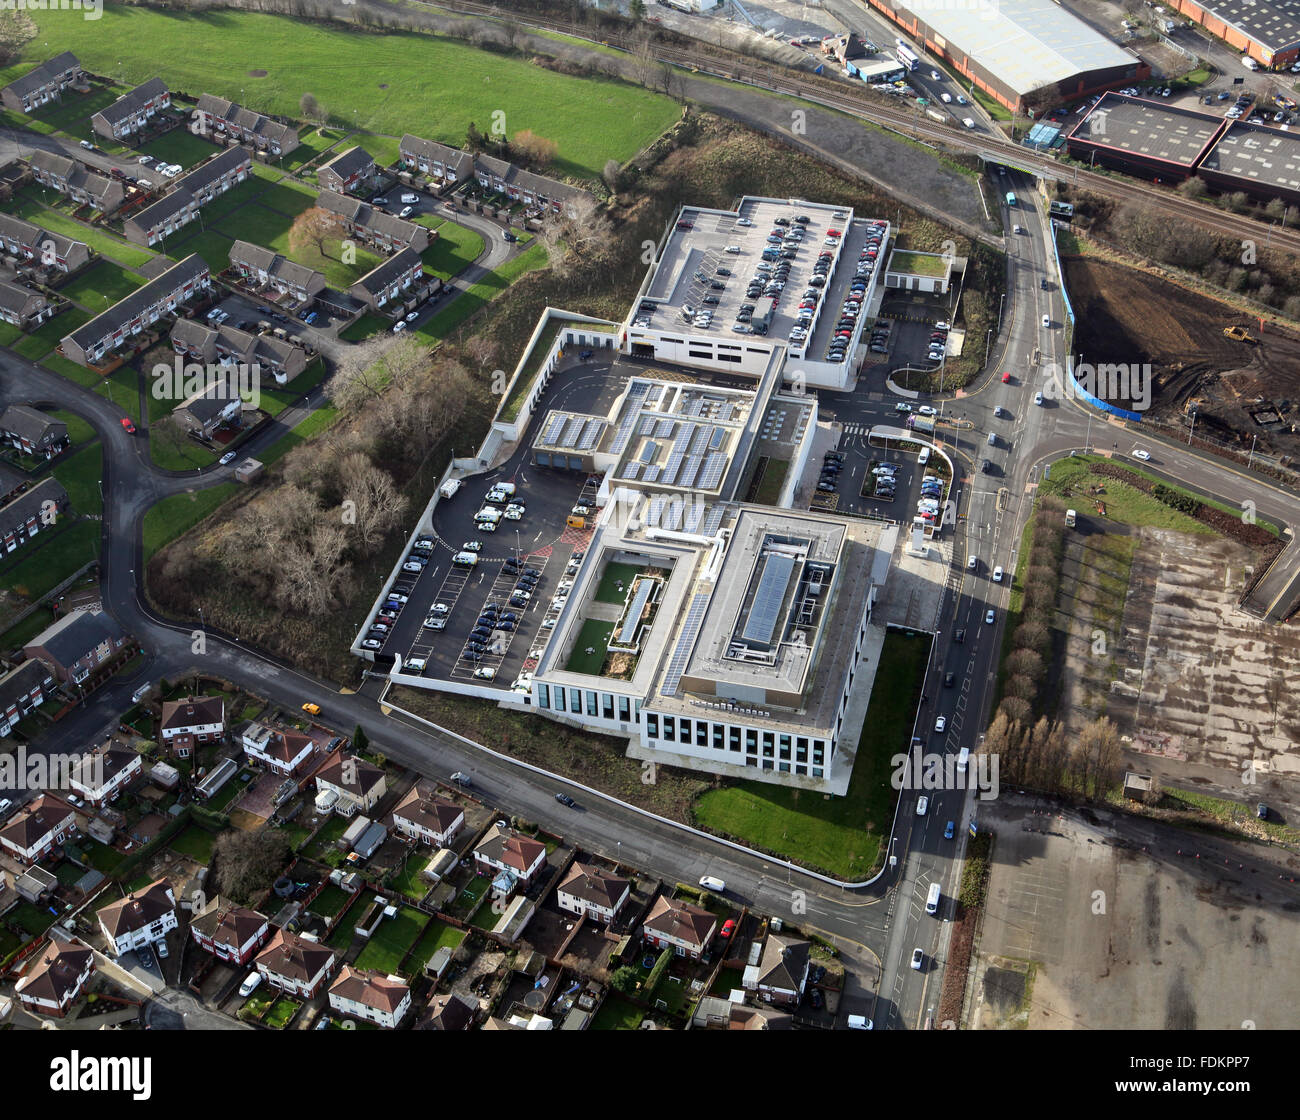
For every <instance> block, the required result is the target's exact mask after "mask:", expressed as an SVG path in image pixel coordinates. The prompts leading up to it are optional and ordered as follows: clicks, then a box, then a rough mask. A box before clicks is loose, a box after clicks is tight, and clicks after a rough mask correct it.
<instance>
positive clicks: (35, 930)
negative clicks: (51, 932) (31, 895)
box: [5, 902, 55, 936]
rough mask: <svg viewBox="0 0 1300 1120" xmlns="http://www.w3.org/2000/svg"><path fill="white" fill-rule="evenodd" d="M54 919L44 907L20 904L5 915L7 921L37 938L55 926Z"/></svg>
mask: <svg viewBox="0 0 1300 1120" xmlns="http://www.w3.org/2000/svg"><path fill="white" fill-rule="evenodd" d="M54 917H55V916H54V915H53V914H51V913H50V912H49V911H48V910H47V909H46V908H45V907H44V906H37V905H35V904H33V903H30V902H20V903H19V904H18V905H17V906H15V907H14V908H13V909H12V910H10V911H9V912H8V913H7V914H6V915H5V921H6V922H8V923H9V924H10V925H12V926H18V927H19V928H20V929H22V930H24V931H26V932H27V933H30V934H32V935H33V936H36V935H37V934H41V933H44V932H45V931H46V930H47V929H49V928H50V926H52V925H53V924H54Z"/></svg>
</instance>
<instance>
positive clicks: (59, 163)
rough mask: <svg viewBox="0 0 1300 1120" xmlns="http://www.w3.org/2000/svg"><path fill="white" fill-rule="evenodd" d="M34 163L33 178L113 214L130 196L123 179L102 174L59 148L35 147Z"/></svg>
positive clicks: (75, 199)
mask: <svg viewBox="0 0 1300 1120" xmlns="http://www.w3.org/2000/svg"><path fill="white" fill-rule="evenodd" d="M30 163H31V169H32V178H33V179H35V180H36V181H37V182H38V183H40V184H41V185H42V186H46V187H50V188H51V189H52V190H56V191H58V192H59V193H60V194H66V195H67V196H68V197H69V198H70V199H72V201H73V202H76V203H78V204H79V205H81V206H93V207H94V208H95V209H96V210H101V211H103V212H104V213H105V214H111V213H112V212H113V211H114V210H116V209H117V208H118V207H119V206H121V205H122V203H123V201H125V199H126V186H125V185H124V184H123V183H122V181H121V180H120V179H114V178H113V177H112V176H111V175H101V174H100V173H99V172H98V171H95V170H92V169H91V168H89V167H87V166H86V165H85V164H84V163H81V162H80V161H79V160H75V159H71V158H69V157H68V156H65V155H60V154H59V153H57V152H42V151H35V152H33V153H32V158H31V161H30Z"/></svg>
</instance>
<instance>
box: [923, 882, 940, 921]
mask: <svg viewBox="0 0 1300 1120" xmlns="http://www.w3.org/2000/svg"><path fill="white" fill-rule="evenodd" d="M925 912H926V913H927V914H937V913H939V884H938V883H931V884H930V893H929V894H928V895H926V897H925Z"/></svg>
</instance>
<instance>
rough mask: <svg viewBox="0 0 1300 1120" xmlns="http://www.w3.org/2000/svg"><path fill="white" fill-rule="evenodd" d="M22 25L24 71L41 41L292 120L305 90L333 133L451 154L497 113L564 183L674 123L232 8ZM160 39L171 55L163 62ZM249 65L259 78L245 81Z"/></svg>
mask: <svg viewBox="0 0 1300 1120" xmlns="http://www.w3.org/2000/svg"><path fill="white" fill-rule="evenodd" d="M30 15H31V18H32V19H33V20H34V21H35V23H36V24H37V26H38V28H39V29H40V30H39V33H38V34H37V36H36V37H35V39H33V40H32V41H31V42H30V43H28V45H27V48H26V50H25V51H24V54H23V58H24V61H25V62H29V63H30V62H34V61H38V60H40V59H44V58H46V57H48V56H49V54H50V53H52V48H47V47H46V46H45V44H46V42H51V41H54V40H57V43H58V45H59V47H60V48H61V49H64V50H71V51H73V52H74V53H75V54H76V55H77V57H78V58H79V59H80V60H81V63H82V65H83V66H85V67H86V68H87V69H89V70H91V71H94V72H97V73H101V74H102V73H112V74H114V75H120V76H121V78H122V80H124V81H130V82H142V81H145V80H146V79H148V78H151V77H153V76H155V75H157V76H159V77H161V78H162V79H163V80H164V81H166V82H167V83H168V85H169V86H170V87H171V88H173V89H184V90H189V91H200V90H202V91H205V92H208V93H214V94H219V95H220V96H222V97H229V98H231V99H233V100H235V101H238V102H240V103H241V104H243V105H247V106H248V107H249V108H252V109H256V110H259V111H261V112H273V113H280V114H283V115H285V116H290V117H293V116H296V115H297V114H298V112H299V103H300V100H301V98H302V95H303V94H304V93H306V92H311V93H312V94H314V95H315V97H316V98H317V99H318V101H319V102H320V104H321V105H322V106H323V108H324V110H325V111H326V112H327V113H330V114H331V115H332V116H333V117H334V118H337V119H338V121H339V123H344V124H347V125H349V126H352V127H356V128H360V129H364V130H367V131H370V132H375V133H380V134H382V135H384V136H388V137H396V136H400V135H401V134H402V133H403V132H405V131H414V132H417V133H419V134H420V135H422V136H426V137H427V138H428V139H430V140H439V141H442V142H443V143H447V144H451V145H453V146H455V147H459V146H460V144H461V143H462V142H463V140H464V138H465V132H466V129H467V127H468V126H469V124H470V122H471V121H472V122H475V123H476V124H477V125H478V126H479V127H480V128H483V129H486V128H488V127H490V125H491V124H492V119H493V118H492V114H493V113H494V112H501V113H504V114H505V125H506V130H507V134H508V135H510V136H513V135H515V134H516V133H517V132H519V131H520V130H522V129H531V130H532V131H534V132H536V133H537V134H538V135H541V136H544V137H547V138H548V139H551V140H554V141H555V142H556V144H557V145H558V146H559V156H558V159H557V161H556V164H555V170H556V171H557V172H558V173H560V174H561V175H565V174H569V175H578V176H581V177H583V178H588V179H596V178H598V177H599V176H600V172H601V169H602V168H603V167H604V165H605V161H606V160H608V159H610V158H613V159H617V160H618V161H619V162H620V163H621V162H623V161H624V160H626V159H628V158H629V157H630V156H632V155H633V154H635V153H636V152H637V151H639V150H640V149H641V148H642V147H643V146H644V145H645V144H646V143H648V142H649V141H650V140H652V139H653V138H654V137H655V136H657V135H659V133H661V132H662V131H663V130H664V129H666V128H667V127H668V126H669V125H671V124H672V123H673V121H675V120H676V119H677V117H678V116H679V115H680V110H679V109H678V107H677V105H676V103H675V102H673V101H672V100H671V99H669V98H667V97H663V96H661V95H658V94H652V93H649V92H648V91H646V90H643V89H638V88H635V87H633V86H630V85H624V84H623V83H620V82H614V81H609V80H603V79H589V78H569V77H564V76H562V75H557V74H554V73H551V72H550V71H547V70H543V69H541V68H539V67H536V66H532V65H530V64H529V63H528V62H527V61H526V60H525V59H516V58H508V57H503V56H502V55H499V54H492V53H489V52H487V51H480V50H476V49H475V48H473V47H469V46H466V45H464V44H462V43H459V42H456V41H454V40H450V39H444V38H434V37H432V36H427V35H416V34H412V33H406V32H393V33H386V34H378V33H371V32H365V31H360V30H343V29H340V28H338V27H337V26H322V25H319V24H309V23H303V22H297V21H294V20H290V19H286V18H282V17H277V16H267V15H256V14H249V13H238V12H232V11H221V12H212V13H195V12H190V11H185V12H161V11H153V10H149V9H145V8H115V7H108V8H106V9H105V11H104V13H103V18H102V19H99V20H81V19H69V18H67V15H66V13H64V12H57V11H50V12H46V11H32V12H31V13H30ZM159 43H166V44H167V47H168V49H167V50H166V51H162V52H160V51H159V50H158V44H159ZM119 63H120V66H119V65H118V64H119ZM254 68H257V69H262V70H266V71H267V72H268V74H267V76H266V77H265V78H253V77H251V76H250V74H249V72H250V71H251V70H252V69H254ZM418 122H428V123H427V124H425V125H424V126H423V127H421V126H420V124H419V123H418ZM367 150H370V149H369V148H367ZM372 154H373V155H376V156H380V155H383V154H384V153H382V152H372Z"/></svg>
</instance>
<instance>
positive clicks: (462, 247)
mask: <svg viewBox="0 0 1300 1120" xmlns="http://www.w3.org/2000/svg"><path fill="white" fill-rule="evenodd" d="M428 217H429V219H431V220H428V221H426V222H422V223H421V224H422V225H428V226H429V228H430V229H434V230H436V231H437V233H438V236H437V238H436V239H435V240H434V242H433V244H432V245H430V246H429V247H428V248H427V249H425V251H424V252H423V253H422V254H421V255H420V259H421V260H422V261H423V262H424V270H425V271H426V272H431V273H433V274H434V275H436V276H439V277H441V278H442V279H443V280H450V279H451V278H452V277H453V276H455V275H456V274H457V273H459V272H463V271H464V270H465V268H466V267H467V266H469V265H471V264H473V263H474V261H476V260H477V259H478V257H479V254H481V253H482V252H483V238H481V237H480V236H479V235H478V234H477V233H475V232H474V231H473V230H472V229H466V228H465V227H464V226H458V225H457V224H456V223H455V222H451V221H448V220H447V219H445V218H443V219H436V218H434V217H433V215H429V216H428Z"/></svg>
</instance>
